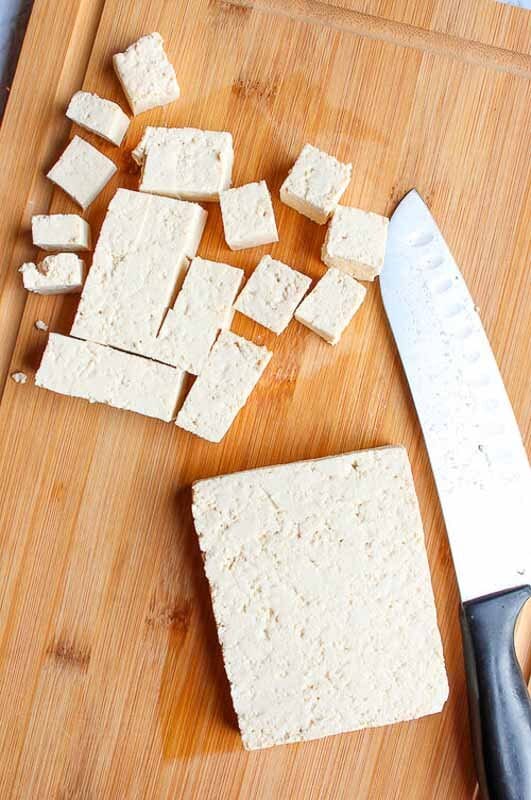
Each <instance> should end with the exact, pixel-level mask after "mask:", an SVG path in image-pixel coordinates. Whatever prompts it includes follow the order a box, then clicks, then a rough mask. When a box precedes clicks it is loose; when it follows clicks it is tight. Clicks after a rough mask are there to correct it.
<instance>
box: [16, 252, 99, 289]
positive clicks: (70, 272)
mask: <svg viewBox="0 0 531 800" xmlns="http://www.w3.org/2000/svg"><path fill="white" fill-rule="evenodd" d="M19 272H21V273H22V282H23V284H24V288H25V289H27V290H28V292H35V293H36V294H75V293H77V292H80V291H81V289H82V288H83V281H84V280H85V264H84V262H83V261H82V260H81V259H80V258H79V257H78V256H76V254H75V253H57V254H56V255H53V256H46V258H45V259H44V260H43V261H41V262H40V264H33V263H32V262H28V263H26V264H22V266H21V267H20V270H19Z"/></svg>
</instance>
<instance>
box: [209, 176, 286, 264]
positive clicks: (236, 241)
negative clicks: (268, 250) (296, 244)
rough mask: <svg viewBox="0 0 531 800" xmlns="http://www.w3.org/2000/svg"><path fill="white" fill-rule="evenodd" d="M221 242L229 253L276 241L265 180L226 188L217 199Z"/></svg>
mask: <svg viewBox="0 0 531 800" xmlns="http://www.w3.org/2000/svg"><path fill="white" fill-rule="evenodd" d="M219 201H220V204H221V216H222V219H223V230H224V231H225V241H226V242H227V244H228V246H229V247H230V249H231V250H244V249H245V248H246V247H258V246H259V245H261V244H270V243H271V242H278V233H277V225H276V222H275V214H274V211H273V204H272V202H271V195H270V194H269V189H268V188H267V184H266V182H265V181H259V182H258V183H246V184H245V185H244V186H238V187H236V188H235V189H227V190H226V191H224V192H221V194H220V196H219Z"/></svg>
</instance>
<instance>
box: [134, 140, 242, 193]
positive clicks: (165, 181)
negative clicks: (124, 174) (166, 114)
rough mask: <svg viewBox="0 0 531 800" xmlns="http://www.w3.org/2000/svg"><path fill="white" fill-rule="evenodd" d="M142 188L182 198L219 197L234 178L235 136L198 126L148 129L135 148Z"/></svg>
mask: <svg viewBox="0 0 531 800" xmlns="http://www.w3.org/2000/svg"><path fill="white" fill-rule="evenodd" d="M132 155H133V158H134V160H135V161H137V163H139V164H141V165H142V175H141V178H140V186H139V189H140V190H141V191H143V192H153V193H154V194H162V195H167V196H168V197H177V198H179V199H181V200H198V201H211V200H219V194H220V192H222V191H224V190H225V189H228V188H229V186H230V185H231V179H232V164H233V161H234V150H233V146H232V135H231V134H230V133H227V132H225V131H203V130H198V129H197V128H151V127H148V128H146V131H145V133H144V136H143V137H142V139H141V140H140V142H139V144H138V145H137V147H136V148H135V150H133V153H132Z"/></svg>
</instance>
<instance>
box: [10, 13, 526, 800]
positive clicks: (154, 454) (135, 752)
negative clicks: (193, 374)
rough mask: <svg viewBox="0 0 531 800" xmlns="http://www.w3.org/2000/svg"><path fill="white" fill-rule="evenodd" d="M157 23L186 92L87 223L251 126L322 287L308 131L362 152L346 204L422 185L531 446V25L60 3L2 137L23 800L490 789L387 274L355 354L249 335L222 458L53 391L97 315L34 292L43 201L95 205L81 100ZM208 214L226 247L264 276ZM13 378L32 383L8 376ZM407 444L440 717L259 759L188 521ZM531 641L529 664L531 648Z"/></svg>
mask: <svg viewBox="0 0 531 800" xmlns="http://www.w3.org/2000/svg"><path fill="white" fill-rule="evenodd" d="M152 30H158V31H160V32H161V33H162V35H163V36H164V38H165V40H166V43H167V50H168V52H169V54H170V56H171V60H172V62H173V63H174V64H175V67H176V70H177V75H178V78H179V82H180V84H181V87H182V99H181V100H179V101H178V102H177V103H174V104H173V105H171V106H169V107H166V108H163V109H158V110H155V111H153V112H150V113H147V114H144V115H142V116H141V117H139V118H137V119H135V120H134V121H133V124H132V125H131V129H130V132H129V134H128V136H127V141H126V143H125V148H123V149H122V150H121V151H118V150H117V149H116V148H113V147H112V146H110V145H106V144H103V143H102V142H101V141H100V140H96V139H95V138H94V137H91V136H89V135H86V134H83V135H86V138H88V139H89V140H90V141H93V143H94V144H96V145H97V146H98V147H100V148H101V149H102V150H103V151H104V152H105V153H107V154H108V155H109V156H110V157H111V158H113V159H114V160H115V161H116V163H117V164H118V166H119V173H118V175H117V177H116V178H115V180H113V181H112V183H111V184H110V185H109V186H108V187H107V188H106V189H105V191H104V192H103V193H102V195H101V196H100V197H99V198H98V200H97V201H96V202H95V203H94V204H93V205H92V206H91V208H90V209H89V212H88V213H87V215H86V216H87V218H88V219H89V221H90V223H91V225H92V226H93V229H94V232H95V233H97V231H98V229H99V226H100V225H101V221H102V219H103V216H104V213H105V208H106V206H107V204H108V202H109V199H110V197H111V196H112V194H113V192H114V191H115V189H116V187H117V186H127V187H130V188H135V187H136V186H137V175H136V174H134V171H133V169H132V162H131V159H130V157H129V151H130V149H131V148H132V147H133V146H134V145H135V144H136V143H137V141H138V139H139V138H140V135H141V133H142V130H143V128H144V126H145V125H146V124H159V125H160V124H163V125H181V126H186V125H194V126H198V127H204V128H213V129H228V130H231V131H232V132H233V134H234V139H235V147H236V165H235V174H234V179H235V183H236V184H239V183H244V182H247V181H250V180H255V179H258V178H265V179H266V180H267V182H268V184H269V186H270V188H271V190H272V192H273V195H274V205H275V212H276V215H277V222H278V227H279V231H280V242H279V244H277V245H275V246H274V247H273V248H271V252H272V254H273V255H274V256H276V257H279V258H281V259H283V260H285V261H287V262H288V263H292V264H294V265H295V266H297V267H298V268H299V269H302V270H303V271H306V272H307V273H308V274H309V275H311V276H312V278H317V277H319V276H320V275H321V274H322V273H323V271H324V268H323V265H322V264H321V262H320V260H319V251H320V245H321V242H322V239H323V235H324V229H323V228H322V227H319V226H317V225H314V224H313V223H311V222H309V221H308V220H306V219H305V218H303V217H301V216H299V215H297V214H296V213H295V212H294V211H292V210H291V209H289V208H287V207H285V206H283V205H282V204H281V203H280V202H279V201H278V189H279V186H280V183H281V181H282V179H283V177H284V176H285V174H286V171H287V169H288V167H289V166H290V165H291V163H292V162H293V160H294V158H295V156H296V155H297V153H298V151H299V149H300V148H301V146H302V145H303V144H304V143H305V142H306V141H310V142H313V143H314V144H316V145H318V146H319V147H322V148H323V149H325V150H327V151H329V152H332V153H334V154H336V155H337V156H338V157H340V158H342V159H343V160H351V161H353V163H354V175H353V180H352V183H351V185H350V187H349V189H348V191H347V193H346V195H345V198H344V201H345V202H346V203H349V204H352V205H356V206H361V207H362V208H367V209H371V210H373V211H376V212H379V213H384V214H390V213H391V212H392V210H393V208H394V206H395V204H396V202H397V200H398V199H399V198H400V197H401V196H402V195H403V194H404V193H405V192H406V191H407V190H408V189H409V188H411V187H413V186H415V187H417V189H418V190H419V191H420V192H421V193H422V195H423V196H424V197H425V199H426V200H427V201H428V203H429V204H430V207H431V208H432V210H433V213H434V215H435V217H436V219H437V220H438V222H439V225H440V227H441V229H442V231H443V233H444V235H445V237H446V240H447V241H448V243H449V245H450V247H451V248H452V250H453V253H454V255H455V257H456V260H457V262H458V263H459V264H460V266H461V268H462V270H463V273H464V275H465V278H466V279H467V282H468V284H469V286H470V289H471V291H472V293H473V295H474V297H475V299H476V301H477V303H478V305H479V307H480V309H481V316H482V319H483V321H484V324H485V327H486V329H487V332H488V334H489V336H490V339H491V342H492V345H493V348H494V351H495V353H496V356H497V358H498V360H499V364H500V367H501V371H502V374H503V376H504V378H505V381H506V385H507V389H508V392H509V395H510V397H511V400H512V402H513V404H514V408H515V412H516V415H517V418H518V421H519V423H520V425H521V429H522V432H523V434H524V436H525V438H526V441H527V443H528V444H529V443H530V433H531V424H530V423H531V413H530V411H531V410H530V405H529V364H530V355H531V354H530V344H529V343H530V341H531V320H530V303H529V292H530V279H529V274H530V273H529V260H530V237H529V231H530V214H531V180H530V178H531V172H530V159H529V152H530V147H529V146H530V141H529V138H530V137H529V132H530V130H531V102H530V101H531V92H530V78H531V56H530V55H529V48H530V46H531V15H530V14H528V13H527V12H525V11H523V10H519V9H514V8H511V7H509V6H505V5H500V4H497V3H494V2H490V1H489V0H470V1H469V2H468V3H466V4H464V3H461V2H459V0H446V1H444V2H443V0H430V2H425V3H416V4H415V3H409V2H408V3H406V2H403V3H400V2H399V3H397V2H384V1H383V0H365V1H363V0H359V2H356V0H338V1H337V2H332V0H329V2H325V3H318V2H315V0H256V2H253V0H249V2H248V3H243V4H241V3H240V2H236V0H234V2H232V1H231V0H181V2H179V3H175V2H171V0H167V1H166V2H165V1H164V0H151V2H150V3H138V2H135V1H134V0H55V2H54V3H49V2H46V0H36V3H35V8H34V11H33V14H32V17H31V20H30V26H29V30H28V33H27V36H26V40H25V43H24V48H23V52H22V56H21V59H20V63H19V67H18V71H17V74H16V78H15V81H14V86H13V90H12V96H11V99H10V102H9V104H8V109H7V114H6V117H5V120H4V123H3V127H2V131H1V134H0V155H1V158H2V160H1V163H2V172H1V175H0V187H1V189H2V198H3V203H2V214H1V215H0V226H1V227H0V235H1V241H2V254H1V257H2V265H1V272H0V290H1V292H0V386H1V387H2V390H3V395H2V399H1V405H0V482H1V490H0V546H1V550H0V552H1V556H0V559H1V561H0V709H1V710H2V711H1V715H0V796H1V797H2V798H8V797H14V798H27V799H28V800H34V799H36V798H38V799H39V800H40V799H41V798H83V800H85V798H98V800H100V799H101V798H120V799H121V798H166V797H168V798H170V797H171V798H186V799H188V798H198V799H200V800H219V799H221V798H231V799H232V798H240V799H241V800H257V799H260V800H266V799H267V800H270V798H289V799H290V800H292V799H298V798H300V799H301V800H307V799H308V798H312V799H313V798H315V799H317V798H319V800H325V799H326V800H328V799H332V798H333V799H335V798H347V797H348V798H352V797H355V798H357V799H358V800H364V798H371V799H372V798H385V800H388V799H389V798H407V800H412V799H413V798H414V799H415V800H434V799H435V798H438V799H440V800H443V798H444V799H445V800H446V798H452V800H460V798H470V797H472V796H473V794H474V791H475V775H474V769H473V762H472V757H471V752H470V746H469V736H468V728H467V716H466V694H465V687H464V676H463V669H462V663H461V649H460V636H459V629H458V615H457V607H458V594H457V588H456V584H455V579H454V575H453V571H452V566H451V560H450V554H449V551H448V545H447V540H446V536H445V530H444V526H443V522H442V518H441V512H440V508H439V505H438V501H437V497H436V493H435V488H434V484H433V479H432V475H431V472H430V469H429V465H428V460H427V455H426V451H425V448H424V444H423V441H422V438H421V435H420V430H419V426H418V422H417V419H416V416H415V412H414V409H413V406H412V403H411V400H410V397H409V395H408V391H407V386H406V382H405V379H404V377H403V375H402V372H401V369H400V365H399V361H398V357H397V353H396V350H395V347H394V344H393V340H392V336H391V333H390V331H389V329H388V327H387V324H386V320H385V317H384V313H383V309H382V304H381V300H380V295H379V289H378V285H377V284H376V285H372V286H370V288H369V292H368V296H367V300H366V302H365V304H364V306H363V308H362V310H361V311H360V312H359V313H358V315H357V316H356V319H355V321H354V322H353V324H352V325H351V326H350V328H349V329H348V332H347V333H346V334H345V335H344V337H343V339H342V340H341V343H340V344H339V345H338V346H337V347H335V348H331V347H329V346H328V345H326V344H325V343H324V342H322V341H321V340H320V339H319V338H318V337H316V336H315V335H313V334H312V333H311V332H310V331H308V330H306V329H305V328H302V327H301V326H299V325H298V324H297V323H295V322H293V323H292V324H291V325H290V327H289V329H288V331H287V332H286V333H285V334H284V335H283V336H281V337H279V338H276V337H275V336H274V335H273V334H271V333H269V332H268V331H266V330H265V329H263V328H260V327H259V326H257V325H254V324H252V323H251V322H250V321H249V320H245V319H244V318H243V317H241V316H239V315H237V317H236V319H235V323H234V329H235V330H236V331H237V332H238V333H241V334H243V335H245V336H248V337H250V338H251V339H253V340H254V341H256V342H260V343H264V344H266V345H267V346H269V347H271V348H272V349H273V350H274V359H273V361H272V363H271V365H270V367H269V369H268V370H267V372H266V374H265V376H264V378H263V379H262V381H261V382H260V384H259V386H258V388H257V389H256V391H255V392H254V394H253V395H252V398H251V400H250V401H249V403H248V405H247V407H246V408H245V410H244V411H242V413H241V414H240V415H239V416H238V418H237V421H236V423H235V424H234V425H233V427H232V428H231V430H230V432H229V433H228V435H227V436H226V438H225V440H224V441H223V443H221V444H219V445H212V444H208V443H206V442H203V441H200V440H198V439H195V438H193V437H192V436H190V435H189V434H187V433H185V432H184V431H181V430H179V429H177V428H176V427H175V426H174V425H169V424H164V423H162V422H157V421H154V420H150V419H147V418H143V417H140V416H138V415H134V414H130V413H126V412H121V411H117V410H113V409H110V408H104V407H102V406H92V405H89V404H87V403H85V402H82V401H78V400H72V399H67V398H62V397H60V396H57V395H53V394H50V393H48V392H45V391H43V390H39V389H37V388H35V386H34V385H33V375H34V371H35V369H36V367H37V366H38V364H39V360H40V357H41V354H42V351H43V348H44V345H45V341H46V334H44V333H42V332H39V331H37V330H36V329H35V327H34V323H35V321H36V320H37V319H42V320H44V321H46V322H47V323H48V324H49V326H50V329H51V330H54V331H60V332H61V333H67V332H68V331H69V329H70V325H71V322H72V318H73V314H74V312H75V307H76V303H77V300H76V299H75V298H72V297H55V298H44V297H38V296H28V295H26V294H25V293H24V292H23V290H22V288H21V282H20V279H19V275H18V274H17V272H16V268H17V266H19V264H20V263H21V262H22V261H23V260H24V259H25V258H28V257H32V256H35V255H36V254H35V253H34V251H33V250H32V247H31V241H30V236H29V232H28V226H29V222H30V218H31V215H32V214H33V213H45V212H47V211H49V210H52V211H55V212H57V211H75V210H76V209H75V207H74V205H73V204H72V203H70V201H69V200H68V199H67V198H66V197H65V196H64V195H63V194H62V193H60V192H59V191H52V187H51V185H50V184H49V183H48V182H47V181H46V180H45V178H44V177H43V175H44V172H45V171H46V170H47V169H48V168H49V167H50V165H51V164H52V163H53V161H54V160H55V159H56V158H57V156H58V155H59V153H60V152H61V150H62V148H63V147H64V145H65V143H66V141H67V139H68V137H69V135H70V125H69V124H68V123H67V121H66V119H65V118H64V109H65V106H66V104H67V102H68V99H69V97H70V96H71V94H72V92H73V91H74V90H76V89H79V88H84V89H87V90H93V91H96V92H99V93H100V94H102V95H104V96H106V97H109V98H110V99H112V100H116V101H118V102H119V103H120V104H121V105H122V106H123V107H124V108H127V106H126V104H125V99H124V97H123V95H122V92H121V90H120V88H119V85H118V83H117V81H116V79H115V77H114V75H113V72H112V69H111V54H112V53H113V52H115V51H117V50H120V49H122V48H124V47H125V46H126V45H128V44H129V43H130V42H131V41H133V40H134V39H136V38H137V37H138V36H139V35H141V34H143V33H147V32H150V31H152ZM266 251H267V248H260V249H257V250H253V251H247V252H242V253H238V254H234V253H231V252H230V251H229V250H228V249H227V248H226V246H225V244H224V242H223V237H222V232H221V224H220V215H219V209H218V208H217V207H216V206H215V205H211V206H209V222H208V226H207V231H206V235H205V237H204V240H203V242H202V244H201V248H200V253H201V255H204V256H206V257H209V258H217V259H221V260H226V261H228V262H230V263H233V264H235V265H238V266H242V267H243V268H245V270H246V271H247V273H249V272H250V271H251V270H252V269H253V267H254V265H255V264H256V263H257V260H258V259H259V257H260V256H261V255H262V254H263V253H264V252H266ZM15 370H23V371H24V372H26V373H27V374H28V376H29V380H28V383H27V384H26V385H17V384H15V383H14V382H13V381H12V380H10V379H9V377H8V376H9V374H10V373H12V372H14V371H15ZM388 443H404V444H405V445H406V446H407V448H408V451H409V455H410V458H411V460H412V464H413V472H414V477H415V482H416V486H417V490H418V494H419V499H420V504H421V509H422V515H423V519H424V523H425V528H426V538H427V546H428V554H429V559H430V564H431V569H432V575H433V585H434V591H435V596H436V602H437V608H438V615H439V622H440V626H441V631H442V636H443V641H444V648H445V655H446V660H447V666H448V673H449V678H450V685H451V693H450V699H449V702H448V703H447V705H446V707H445V710H444V712H443V713H442V714H440V715H436V716H432V717H428V718H425V719H422V720H419V721H417V722H412V723H408V724H402V725H395V726H392V727H388V728H381V729H378V730H372V731H365V732H359V733H354V734H350V735H343V736H336V737H332V738H328V739H326V740H322V741H317V742H312V743H307V744H302V745H293V746H286V747H278V748H275V749H272V750H268V751H263V752H255V753H245V752H244V751H243V749H242V745H241V742H240V738H239V734H238V731H237V729H236V727H235V720H234V714H233V711H232V708H231V702H230V696H229V692H228V686H227V681H226V678H225V675H224V671H223V666H222V663H221V657H220V650H219V647H218V644H217V638H216V630H215V626H214V622H213V617H212V612H211V608H210V603H209V596H208V587H207V584H206V580H205V578H204V575H203V571H202V565H201V559H200V555H199V550H198V546H197V542H196V538H195V534H194V530H193V525H192V518H191V513H190V484H191V483H192V481H193V480H195V479H196V478H200V477H205V476H211V475H216V474H219V473H225V472H230V471H233V470H236V469H242V468H248V467H255V466H261V465H265V464H273V463H277V462H287V461H290V460H293V459H300V458H313V457H317V456H323V455H328V454H334V453H340V452H343V451H347V450H352V449H355V448H362V447H369V446H373V445H383V444H388ZM528 645H529V639H527V640H526V639H525V638H524V639H523V648H522V650H523V652H524V654H527V655H529V646H528Z"/></svg>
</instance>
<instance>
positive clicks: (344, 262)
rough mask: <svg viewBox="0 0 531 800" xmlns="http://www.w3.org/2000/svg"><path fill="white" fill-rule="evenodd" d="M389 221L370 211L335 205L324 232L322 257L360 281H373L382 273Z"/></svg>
mask: <svg viewBox="0 0 531 800" xmlns="http://www.w3.org/2000/svg"><path fill="white" fill-rule="evenodd" d="M388 226H389V220H388V218H387V217H382V216H381V215H380V214H374V213H373V212H372V211H362V210H361V209H360V208H348V207H347V206H338V207H337V208H336V210H335V212H334V215H333V217H332V219H331V220H330V223H329V225H328V229H327V231H326V237H325V240H324V244H323V247H322V251H321V257H322V259H323V261H324V263H325V264H326V266H327V267H337V269H342V270H343V271H344V272H348V273H349V274H350V275H353V276H354V278H357V279H358V280H360V281H373V280H374V279H375V278H376V277H377V275H379V274H380V272H381V271H382V267H383V265H384V258H385V246H386V242H387V228H388Z"/></svg>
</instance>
